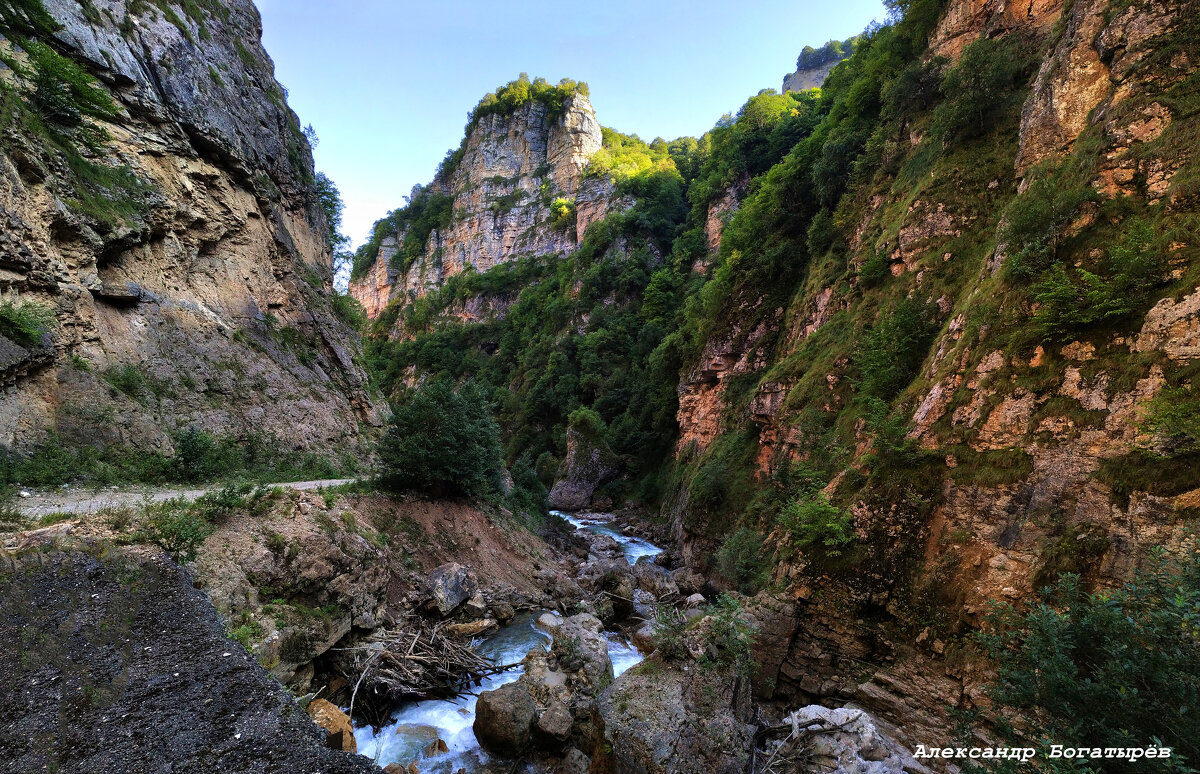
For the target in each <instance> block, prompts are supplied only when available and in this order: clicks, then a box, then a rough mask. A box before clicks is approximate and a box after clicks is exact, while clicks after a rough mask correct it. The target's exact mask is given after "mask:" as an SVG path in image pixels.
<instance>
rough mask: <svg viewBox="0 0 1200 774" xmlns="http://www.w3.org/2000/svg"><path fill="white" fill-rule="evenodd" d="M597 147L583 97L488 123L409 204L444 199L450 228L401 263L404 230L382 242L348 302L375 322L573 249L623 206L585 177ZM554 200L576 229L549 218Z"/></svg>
mask: <svg viewBox="0 0 1200 774" xmlns="http://www.w3.org/2000/svg"><path fill="white" fill-rule="evenodd" d="M600 147H601V133H600V124H599V122H597V120H596V115H595V113H594V112H593V110H592V106H591V104H590V103H589V102H588V99H587V97H586V96H584V95H583V94H575V95H574V96H573V97H570V98H569V99H568V100H567V101H566V103H565V104H564V105H563V108H562V111H561V112H560V113H559V114H557V115H551V114H550V112H549V108H548V107H547V106H546V104H544V103H542V102H539V101H537V100H533V101H530V102H528V103H526V104H525V105H523V106H521V107H519V108H517V110H516V111H515V112H514V113H512V114H511V115H504V114H491V115H487V116H484V117H483V118H481V119H480V120H479V121H478V122H476V123H475V124H474V125H473V126H472V128H471V130H470V132H469V134H468V135H467V137H466V139H465V141H464V143H463V146H462V148H461V149H460V151H461V154H462V156H461V160H459V161H458V163H457V164H456V165H454V166H453V167H452V168H451V169H450V170H449V171H447V170H446V169H443V170H441V171H440V172H439V174H438V176H437V177H436V178H435V179H434V181H433V182H432V183H431V184H430V185H429V186H428V187H427V188H425V189H418V190H417V191H414V197H413V198H414V199H415V198H416V196H419V195H422V194H424V195H429V196H439V197H448V198H449V200H450V201H449V204H448V207H449V211H450V212H452V213H453V215H452V217H451V218H450V220H449V222H448V223H447V224H445V225H444V226H440V227H437V228H434V229H433V230H432V231H431V232H430V233H429V236H428V238H427V239H426V243H425V245H424V248H423V250H422V251H421V254H420V255H419V256H418V257H416V259H415V260H411V261H410V262H408V263H407V264H406V263H404V261H403V259H402V258H401V257H400V256H399V250H400V245H401V244H402V243H403V242H404V241H405V238H406V234H407V232H405V233H400V234H392V235H388V236H384V237H383V238H382V240H381V242H380V244H379V248H378V254H377V256H376V258H375V260H374V262H373V263H372V264H371V265H370V267H369V268H368V269H367V270H366V273H365V274H364V275H363V276H362V277H358V278H355V279H354V280H353V281H352V282H351V283H350V293H351V295H353V296H354V297H355V298H357V299H358V300H359V301H360V302H361V303H362V304H363V305H364V306H365V307H366V309H367V312H368V315H370V316H371V317H375V316H377V315H378V314H379V313H380V312H381V311H382V310H383V308H384V307H386V306H387V304H388V303H389V302H391V301H392V300H395V299H397V298H406V299H411V298H417V297H420V296H422V295H424V294H425V293H427V292H429V291H430V290H433V289H435V288H438V287H440V286H441V285H442V283H443V282H445V281H446V280H447V279H449V278H450V277H452V276H454V275H456V274H459V273H461V272H463V271H466V270H474V271H479V272H485V271H487V270H488V269H490V268H492V267H493V266H497V265H501V264H505V263H510V262H512V261H515V260H517V259H518V258H521V257H533V256H555V255H565V254H567V253H570V252H572V251H573V250H574V249H575V248H576V247H577V245H578V242H579V240H580V239H582V236H583V233H584V232H585V231H586V229H587V226H588V225H590V224H591V223H592V222H594V221H596V220H600V219H602V218H603V217H604V216H605V214H607V213H608V212H609V211H611V210H613V209H614V208H620V207H628V206H629V203H628V202H624V203H622V202H620V201H619V200H617V199H615V198H614V189H613V186H612V185H611V184H610V183H609V182H608V180H607V179H604V178H585V176H584V171H585V168H586V166H587V162H588V160H589V158H590V157H591V156H592V154H593V153H595V152H596V151H597V150H599V149H600ZM560 199H561V200H567V201H568V202H570V203H571V206H573V208H574V210H575V217H574V219H573V222H571V220H570V219H568V220H565V221H561V222H560V221H558V220H556V219H555V218H554V216H553V214H552V212H551V204H552V203H553V202H554V201H556V200H560Z"/></svg>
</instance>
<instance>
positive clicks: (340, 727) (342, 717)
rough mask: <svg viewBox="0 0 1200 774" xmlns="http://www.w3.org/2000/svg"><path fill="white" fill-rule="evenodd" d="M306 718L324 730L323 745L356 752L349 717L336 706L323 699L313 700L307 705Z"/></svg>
mask: <svg viewBox="0 0 1200 774" xmlns="http://www.w3.org/2000/svg"><path fill="white" fill-rule="evenodd" d="M308 716H309V717H310V718H312V721H313V722H314V723H316V724H317V725H318V726H320V727H321V728H323V729H325V734H326V736H325V744H326V745H328V746H329V747H332V748H333V749H335V750H343V751H345V752H351V753H353V752H358V742H356V741H355V740H354V726H353V724H351V723H350V716H349V715H347V714H346V713H345V712H342V710H341V709H340V708H339V707H338V706H337V705H336V704H332V703H330V702H328V701H326V700H325V699H313V700H312V701H311V702H309V704H308Z"/></svg>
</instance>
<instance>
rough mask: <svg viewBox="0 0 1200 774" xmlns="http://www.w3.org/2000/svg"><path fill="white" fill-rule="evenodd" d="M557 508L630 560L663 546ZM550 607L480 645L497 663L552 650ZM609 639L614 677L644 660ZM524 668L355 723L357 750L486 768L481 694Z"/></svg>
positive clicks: (618, 638) (383, 759)
mask: <svg viewBox="0 0 1200 774" xmlns="http://www.w3.org/2000/svg"><path fill="white" fill-rule="evenodd" d="M554 513H555V515H558V516H561V517H562V518H564V519H566V520H567V521H568V522H570V523H571V524H572V525H574V526H575V529H576V530H577V531H583V532H588V533H591V534H594V535H607V536H609V537H611V538H613V539H614V540H616V541H617V543H619V544H620V545H621V549H622V551H623V552H624V554H625V558H626V560H627V561H628V562H629V563H630V564H631V565H632V564H636V563H637V560H638V559H640V558H641V557H643V556H650V557H653V556H656V555H658V554H660V553H662V549H661V548H659V547H658V546H656V545H654V544H652V543H650V542H648V541H646V540H643V539H641V538H637V537H633V536H630V535H625V534H623V533H622V532H621V531H620V530H619V529H617V528H616V527H615V526H613V525H612V524H611V523H609V522H607V521H605V520H604V519H603V517H602V516H588V517H576V516H573V515H571V514H566V513H558V512H554ZM547 612H550V611H545V610H537V611H525V612H522V613H519V614H518V615H517V616H516V617H515V618H514V619H513V620H512V621H511V622H509V623H508V624H507V625H506V626H503V627H501V628H500V629H499V630H497V631H495V632H493V633H491V634H488V635H485V636H483V637H480V638H479V639H478V640H477V641H476V649H477V650H478V651H479V652H480V653H482V654H483V655H485V656H488V657H489V658H491V659H492V660H493V661H494V662H495V663H497V664H517V663H518V662H520V661H521V660H522V659H524V658H525V655H526V654H527V653H528V652H529V651H530V650H532V649H534V648H542V649H544V650H549V648H550V644H551V643H552V642H553V639H554V638H553V636H552V635H551V634H550V631H549V630H547V629H546V628H543V627H540V626H539V625H538V623H537V621H538V618H539V617H540V616H541V615H542V614H544V613H547ZM551 614H552V615H554V613H551ZM605 638H606V639H607V640H608V656H609V659H610V660H611V661H612V666H613V674H614V676H616V675H620V674H622V673H623V672H625V670H627V669H629V668H630V667H632V666H634V665H635V664H637V663H638V662H640V661H641V660H642V658H643V657H642V654H641V653H639V652H638V650H637V648H635V647H634V646H633V645H632V644H630V643H629V642H628V641H627V640H626V639H625V636H624V635H623V634H621V633H620V632H618V631H609V632H606V633H605ZM523 671H524V668H523V667H522V666H520V665H518V666H515V667H513V668H512V669H510V670H507V671H505V672H500V673H498V674H494V675H490V676H488V677H486V678H484V680H483V681H482V684H481V685H479V686H471V687H470V690H469V691H464V692H463V693H460V694H459V695H458V696H455V697H454V698H451V699H429V700H426V701H419V702H411V703H408V704H405V705H402V706H400V707H398V708H397V709H396V712H395V713H394V714H393V715H392V719H391V722H389V723H388V724H387V725H386V726H384V727H382V728H381V729H379V731H378V732H376V731H375V729H374V728H372V727H371V726H369V725H363V726H356V727H355V730H354V737H355V741H356V742H357V743H358V752H359V754H361V755H365V756H367V757H368V758H372V759H373V760H375V762H376V763H377V764H378V765H379V766H381V767H383V766H386V765H388V764H389V763H400V764H402V765H404V766H407V765H408V764H409V763H411V762H412V761H419V764H418V765H419V766H420V770H421V772H422V774H425V773H426V772H438V773H439V774H440V773H442V772H445V773H446V774H452V773H453V772H457V771H459V770H460V769H465V770H466V771H468V772H475V771H481V770H484V769H485V768H486V766H487V764H488V762H489V761H491V760H494V758H493V756H490V755H488V754H487V753H486V752H484V751H483V750H482V749H480V747H479V742H478V741H477V740H476V739H475V732H474V731H473V730H472V724H473V723H474V722H475V704H476V701H477V699H478V694H480V693H482V692H484V691H493V690H495V689H497V688H499V687H501V686H502V685H505V684H507V683H511V682H515V681H516V680H517V679H518V678H519V677H520V676H521V673H522V672H523ZM439 739H440V740H441V741H442V742H444V743H445V746H446V751H445V752H442V751H441V749H440V746H438V740H439Z"/></svg>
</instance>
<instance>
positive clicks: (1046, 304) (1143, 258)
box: [1033, 221, 1166, 338]
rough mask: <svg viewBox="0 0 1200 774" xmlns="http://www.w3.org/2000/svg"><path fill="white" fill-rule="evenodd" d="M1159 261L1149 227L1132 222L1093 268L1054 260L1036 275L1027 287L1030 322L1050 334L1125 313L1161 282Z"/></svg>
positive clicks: (1161, 260) (1162, 263) (1064, 332)
mask: <svg viewBox="0 0 1200 774" xmlns="http://www.w3.org/2000/svg"><path fill="white" fill-rule="evenodd" d="M1165 265H1166V259H1165V256H1164V255H1163V254H1162V253H1161V252H1159V251H1158V250H1156V249H1155V247H1154V230H1153V228H1152V227H1151V226H1150V225H1149V224H1148V223H1145V222H1142V221H1135V222H1134V223H1132V224H1131V225H1130V226H1129V227H1128V228H1127V229H1126V232H1125V234H1124V235H1123V237H1122V238H1121V240H1120V241H1119V242H1118V243H1117V244H1116V245H1115V246H1114V247H1113V248H1112V249H1111V250H1109V252H1108V255H1107V257H1106V258H1105V260H1104V261H1102V263H1101V266H1100V267H1099V273H1093V272H1091V271H1088V270H1087V269H1083V268H1074V269H1068V268H1067V267H1065V266H1063V265H1062V264H1055V265H1054V266H1052V267H1050V269H1049V270H1047V271H1046V272H1044V273H1043V274H1042V276H1041V279H1040V280H1039V281H1038V282H1037V283H1036V284H1035V285H1034V286H1033V299H1034V301H1035V302H1037V304H1038V310H1037V312H1036V313H1035V314H1034V316H1033V324H1034V327H1035V328H1036V330H1037V331H1038V333H1039V334H1040V335H1041V336H1042V337H1043V338H1055V337H1063V336H1070V335H1072V334H1074V333H1075V332H1077V331H1079V330H1081V329H1084V328H1087V327H1089V326H1092V325H1098V324H1102V323H1105V322H1111V321H1116V320H1120V319H1122V318H1125V317H1128V316H1129V315H1130V314H1132V313H1133V312H1134V311H1136V310H1137V309H1139V308H1140V307H1141V306H1142V303H1143V302H1144V300H1145V296H1146V293H1147V291H1148V290H1150V288H1152V287H1153V286H1154V285H1156V284H1158V283H1159V282H1161V281H1162V277H1163V273H1164V270H1165Z"/></svg>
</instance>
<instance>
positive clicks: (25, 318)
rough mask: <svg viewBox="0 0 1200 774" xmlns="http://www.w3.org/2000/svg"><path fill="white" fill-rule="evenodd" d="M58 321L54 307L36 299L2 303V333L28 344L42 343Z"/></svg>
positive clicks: (0, 326) (0, 323)
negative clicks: (40, 302) (43, 338)
mask: <svg viewBox="0 0 1200 774" xmlns="http://www.w3.org/2000/svg"><path fill="white" fill-rule="evenodd" d="M56 321H57V319H56V317H55V315H54V309H53V308H51V307H49V306H46V305H45V304H39V303H37V302H36V301H4V302H3V303H0V334H3V335H5V336H7V337H8V338H10V339H12V340H13V341H15V342H17V343H18V344H24V345H26V346H30V345H36V344H39V343H41V340H42V336H44V335H46V333H48V332H49V331H50V329H51V328H52V327H53V326H54V324H55V322H56Z"/></svg>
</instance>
